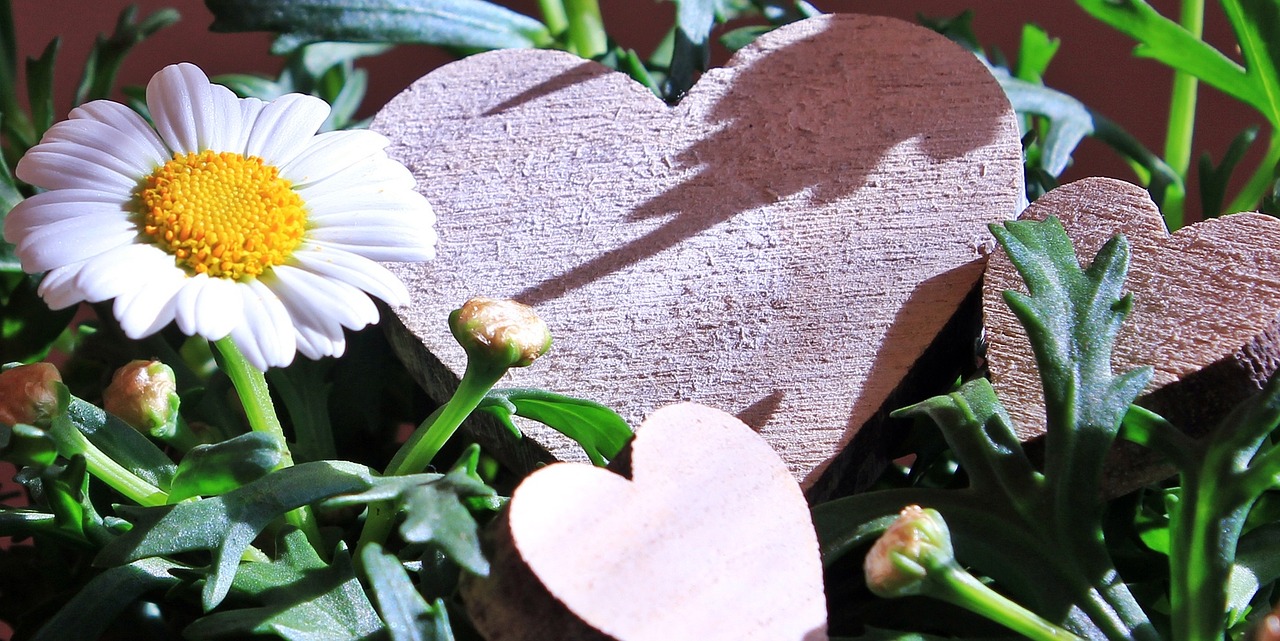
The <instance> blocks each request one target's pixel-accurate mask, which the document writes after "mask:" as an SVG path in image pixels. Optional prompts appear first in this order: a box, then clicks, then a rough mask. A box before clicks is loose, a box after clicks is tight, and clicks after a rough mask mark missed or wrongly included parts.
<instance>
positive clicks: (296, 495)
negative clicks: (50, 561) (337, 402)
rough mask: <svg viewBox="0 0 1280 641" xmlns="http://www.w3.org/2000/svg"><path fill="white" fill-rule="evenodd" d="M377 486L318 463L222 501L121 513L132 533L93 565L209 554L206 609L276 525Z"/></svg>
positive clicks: (357, 472) (361, 469) (356, 473)
mask: <svg viewBox="0 0 1280 641" xmlns="http://www.w3.org/2000/svg"><path fill="white" fill-rule="evenodd" d="M374 484H375V480H374V476H373V473H372V472H371V471H370V470H369V468H367V467H365V466H363V465H359V464H356V463H349V462H346V461H315V462H312V463H302V464H300V465H295V466H293V467H287V468H284V469H282V470H278V471H276V472H273V473H271V474H268V475H267V476H265V477H263V478H260V479H258V480H256V481H254V482H252V483H249V484H248V485H245V486H244V487H241V488H238V489H236V490H232V491H231V492H228V493H226V494H223V495H221V496H216V497H213V498H207V499H200V500H196V501H189V502H187V503H180V504H178V505H172V506H164V507H156V508H124V507H122V508H121V512H122V514H123V515H124V516H125V517H126V518H127V519H128V520H129V521H130V522H131V523H133V526H134V527H133V529H131V530H130V531H128V532H126V533H125V534H124V535H122V536H121V537H120V538H118V539H116V540H115V541H113V542H111V543H110V544H109V545H107V546H106V547H104V548H103V549H102V552H100V553H99V554H98V556H97V558H96V559H95V560H94V563H95V564H97V565H100V566H113V565H120V564H124V563H129V562H131V561H136V560H138V559H142V558H147V557H152V556H164V555H169V554H177V553H180V552H192V551H196V550H207V551H210V552H212V553H213V565H212V567H211V568H210V571H209V578H208V581H207V582H206V583H205V586H204V593H203V603H204V607H205V610H212V609H213V608H214V607H215V606H217V605H218V604H219V603H221V602H222V599H223V598H224V597H225V596H226V595H227V591H228V590H230V589H231V582H232V580H233V578H234V577H235V574H236V568H237V566H238V565H239V563H240V556H241V555H242V554H243V553H244V551H245V550H246V549H247V548H248V547H249V544H250V543H252V542H253V539H254V538H255V537H257V536H258V533H260V532H261V531H262V529H263V528H265V527H266V526H267V524H268V523H270V522H271V521H272V520H274V519H276V518H277V517H280V516H283V515H284V514H285V513H287V512H290V511H292V510H295V509H297V508H299V507H302V506H304V505H310V504H312V503H316V502H318V501H321V500H323V499H326V498H330V497H333V496H336V495H339V494H348V493H353V492H362V491H364V490H367V489H369V488H370V487H372V486H373V485H374Z"/></svg>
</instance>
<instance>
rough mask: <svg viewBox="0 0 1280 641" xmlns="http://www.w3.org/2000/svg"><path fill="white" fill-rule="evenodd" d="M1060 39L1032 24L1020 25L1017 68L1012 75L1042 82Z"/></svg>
mask: <svg viewBox="0 0 1280 641" xmlns="http://www.w3.org/2000/svg"><path fill="white" fill-rule="evenodd" d="M1061 44H1062V41H1061V40H1059V39H1057V38H1050V37H1049V33H1048V32H1047V31H1045V30H1044V29H1041V28H1040V27H1037V26H1036V25H1033V24H1026V25H1023V26H1022V44H1021V46H1020V47H1019V48H1018V68H1017V70H1016V71H1015V73H1014V75H1016V76H1017V77H1018V79H1019V80H1025V81H1027V82H1030V83H1033V84H1044V79H1043V76H1044V72H1045V69H1048V68H1049V63H1050V62H1051V61H1053V56H1054V55H1056V54H1057V53H1058V47H1059V46H1060V45H1061Z"/></svg>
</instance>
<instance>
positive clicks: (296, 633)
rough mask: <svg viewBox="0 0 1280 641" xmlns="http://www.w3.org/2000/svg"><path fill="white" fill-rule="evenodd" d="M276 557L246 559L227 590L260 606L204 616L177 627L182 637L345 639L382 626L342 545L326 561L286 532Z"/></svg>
mask: <svg viewBox="0 0 1280 641" xmlns="http://www.w3.org/2000/svg"><path fill="white" fill-rule="evenodd" d="M279 548H280V550H281V554H280V558H279V559H277V560H276V561H273V562H271V563H246V564H244V565H243V566H241V568H240V571H239V572H238V573H237V574H236V578H235V581H234V583H233V589H234V590H235V591H236V592H237V593H238V594H243V595H245V596H247V597H248V598H250V599H253V600H254V601H256V602H258V603H261V604H262V605H261V606H260V607H255V608H241V609H235V610H228V611H224V612H218V613H215V614H210V615H208V616H205V617H202V618H200V619H197V620H195V621H194V622H192V623H191V625H189V626H187V628H186V629H185V630H183V636H184V637H185V638H188V639H225V638H235V639H239V638H244V637H246V636H248V635H258V634H271V635H276V636H278V637H280V638H282V639H288V640H290V641H347V640H349V639H366V638H370V637H372V636H374V635H376V634H378V633H380V632H382V631H383V630H384V627H383V625H382V621H381V620H379V619H378V614H377V612H375V611H374V609H373V604H371V603H369V598H368V597H367V596H365V593H364V590H363V589H362V588H361V587H360V582H359V581H358V580H356V577H355V573H354V571H353V570H352V567H351V557H350V556H349V555H348V554H347V553H346V550H345V549H340V550H339V551H338V553H336V554H334V557H333V564H332V565H326V564H325V563H324V561H322V560H320V557H319V556H318V555H317V554H316V551H315V550H314V549H312V547H311V545H310V544H308V543H307V538H306V536H305V535H303V534H302V533H301V532H300V531H298V530H293V529H291V530H289V531H288V532H286V533H285V534H284V536H282V537H281V538H280V543H279Z"/></svg>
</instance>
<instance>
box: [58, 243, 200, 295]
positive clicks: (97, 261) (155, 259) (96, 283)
mask: <svg viewBox="0 0 1280 641" xmlns="http://www.w3.org/2000/svg"><path fill="white" fill-rule="evenodd" d="M165 268H168V269H176V267H174V265H173V257H172V256H169V255H168V254H166V253H164V252H163V251H161V250H159V249H157V248H155V247H152V246H150V245H136V244H135V245H125V246H123V247H117V248H115V249H111V250H108V251H105V252H102V253H101V254H98V255H97V256H94V257H93V258H90V259H89V260H87V261H85V262H84V264H83V267H82V268H81V269H80V270H79V273H77V274H76V279H75V286H76V288H77V289H79V290H80V291H81V292H83V293H84V299H85V300H87V301H89V302H90V303H97V302H101V301H104V300H110V299H112V298H116V297H117V296H123V295H124V294H126V293H128V292H131V291H133V290H134V289H136V288H137V287H140V286H145V283H146V282H147V281H148V279H150V278H151V277H152V276H153V275H154V274H156V273H157V271H159V270H163V269H165Z"/></svg>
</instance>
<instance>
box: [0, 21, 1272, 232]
mask: <svg viewBox="0 0 1280 641" xmlns="http://www.w3.org/2000/svg"><path fill="white" fill-rule="evenodd" d="M600 3H601V7H602V11H603V12H604V18H605V26H606V28H607V29H608V30H609V31H610V33H611V34H612V35H613V36H614V38H615V39H616V40H617V41H618V42H619V43H620V44H621V45H623V46H626V47H629V48H633V49H635V50H637V51H638V52H640V53H641V54H642V55H646V54H648V52H649V51H650V50H651V49H652V48H653V46H654V45H655V44H656V43H657V41H658V40H659V39H660V38H661V36H662V34H663V33H664V31H665V30H666V29H667V28H668V27H669V26H670V24H671V22H672V15H673V10H674V9H673V7H674V5H673V4H672V3H671V2H662V1H658V0H600ZM128 4H129V2H127V1H126V0H101V1H98V0H13V7H14V11H15V13H16V20H17V24H18V31H19V34H18V42H19V52H20V54H21V55H23V56H27V55H37V54H39V53H40V51H41V50H42V49H43V47H44V46H45V44H46V43H47V42H48V41H49V40H50V39H51V38H53V37H55V36H58V35H61V36H63V42H62V49H61V53H60V59H61V61H62V64H60V65H59V76H58V82H59V87H60V92H59V94H58V95H59V96H60V102H59V109H60V110H64V111H65V109H66V108H67V107H68V106H69V100H70V95H71V91H72V87H73V86H74V84H75V81H76V77H77V75H78V73H79V67H80V65H81V64H82V62H83V61H84V58H85V55H86V54H87V52H88V49H89V46H90V43H91V42H92V39H93V36H94V35H95V34H97V33H98V32H100V31H106V30H109V29H110V28H111V26H112V25H113V24H114V20H115V17H116V15H117V14H118V13H119V11H120V10H121V9H122V8H123V7H125V6H127V5H128ZM137 4H138V5H139V6H140V7H141V9H142V13H143V14H146V13H149V12H151V11H154V10H156V9H158V8H161V7H165V6H171V7H174V8H177V9H178V10H179V11H180V12H181V13H182V16H183V20H182V21H181V22H180V23H179V24H178V25H176V26H174V27H171V28H170V29H167V30H165V31H162V32H161V33H159V34H157V35H156V36H155V37H154V38H153V39H152V40H149V41H147V42H145V43H143V44H142V45H141V46H140V47H139V48H138V50H137V51H136V52H135V55H134V56H133V57H131V58H130V59H129V60H128V61H127V62H126V64H125V67H124V69H123V71H122V74H121V78H120V80H121V81H122V82H123V83H125V84H136V85H142V84H145V83H146V81H147V79H148V78H149V77H150V75H151V74H152V73H154V72H155V70H156V69H158V68H159V67H161V66H163V65H165V64H168V63H172V62H178V61H183V60H186V61H190V62H194V63H196V64H199V65H200V66H202V67H203V68H204V69H205V70H206V72H208V73H210V74H211V75H213V74H218V73H228V72H245V71H258V72H263V73H268V74H273V73H275V72H276V71H277V70H278V69H279V61H278V59H276V58H273V57H272V56H270V55H269V54H268V53H267V47H268V44H269V42H270V38H269V36H267V35H265V34H211V33H210V32H209V31H208V30H207V27H208V25H209V23H210V22H211V21H212V16H211V14H210V13H209V12H208V10H207V9H205V7H204V4H203V2H201V1H200V0H171V1H169V2H163V1H158V0H141V1H140V2H137ZM502 4H506V5H508V6H511V7H513V8H515V9H516V10H518V11H521V12H524V13H527V14H529V15H537V10H536V3H535V2H534V1H533V0H506V1H505V2H502ZM816 4H817V5H818V6H819V7H820V8H822V9H823V10H826V11H850V12H861V13H872V14H881V15H892V16H897V17H901V18H904V19H908V20H913V19H914V18H915V16H916V15H917V14H924V15H930V16H947V15H954V14H956V13H959V12H960V11H961V10H963V9H965V8H972V9H973V10H974V12H975V14H976V19H975V29H976V31H977V33H978V36H979V38H980V39H981V40H982V41H983V42H984V44H986V45H987V46H988V47H991V46H995V47H998V48H1000V49H1001V50H1003V51H1005V52H1007V53H1009V54H1010V55H1013V54H1014V53H1015V52H1016V50H1017V43H1018V39H1019V37H1020V34H1021V29H1022V25H1023V24H1024V23H1026V22H1034V23H1036V24H1039V25H1041V26H1042V27H1045V28H1046V29H1048V31H1049V33H1050V34H1051V35H1052V36H1055V37H1060V38H1062V40H1063V43H1062V48H1061V49H1060V50H1059V53H1058V56H1057V58H1056V59H1055V61H1054V63H1053V64H1052V65H1051V66H1050V68H1049V73H1048V74H1047V76H1046V81H1047V83H1048V84H1049V85H1050V86H1053V87H1055V88H1058V89H1061V90H1063V91H1066V92H1067V93H1070V94H1072V95H1075V96H1077V97H1079V98H1081V99H1082V100H1084V102H1085V103H1086V104H1088V105H1090V106H1092V107H1094V108H1095V109H1097V110H1098V111H1100V112H1101V113H1102V114H1104V115H1106V116H1108V117H1109V118H1111V119H1112V120H1115V121H1117V122H1119V123H1120V124H1121V125H1122V126H1124V127H1126V128H1127V129H1128V130H1129V131H1130V132H1132V133H1133V134H1134V135H1135V136H1137V137H1138V139H1139V140H1141V141H1143V142H1144V143H1145V144H1146V145H1147V146H1148V147H1150V148H1151V149H1153V150H1154V151H1156V152H1157V153H1158V152H1160V151H1161V150H1162V149H1163V146H1164V123H1165V119H1166V111H1167V109H1168V107H1167V100H1168V91H1169V79H1170V76H1171V73H1170V72H1169V71H1168V69H1166V68H1165V67H1163V66H1161V65H1159V64H1157V63H1154V62H1151V61H1147V60H1139V59H1135V58H1133V57H1132V56H1131V55H1130V51H1131V49H1132V43H1131V42H1130V41H1129V40H1128V39H1126V38H1125V37H1124V36H1121V35H1119V34H1117V33H1115V32H1113V31H1111V30H1110V29H1109V28H1107V27H1105V26H1104V25H1101V24H1099V23H1097V22H1095V21H1093V20H1092V19H1091V18H1090V17H1089V16H1087V15H1086V14H1085V13H1084V12H1083V11H1082V10H1081V9H1079V8H1078V7H1076V5H1075V3H1073V2H1068V1H1066V0H1023V1H1017V2H1015V1H1012V0H917V1H903V0H826V1H817V2H816ZM1151 4H1152V5H1154V6H1155V7H1156V8H1157V9H1159V10H1160V11H1161V12H1163V13H1164V14H1165V15H1170V16H1174V15H1176V11H1177V7H1178V5H1179V3H1178V2H1174V1H1172V0H1152V1H1151ZM1206 37H1207V38H1208V39H1209V40H1210V41H1211V42H1214V43H1215V44H1217V45H1218V46H1219V47H1220V48H1223V49H1224V50H1227V51H1234V47H1233V46H1230V45H1229V44H1228V43H1231V42H1233V40H1232V38H1231V33H1230V30H1229V28H1228V26H1227V24H1226V21H1225V19H1224V18H1223V17H1222V15H1221V10H1220V9H1218V8H1217V6H1216V4H1212V3H1211V5H1210V8H1209V16H1208V28H1207V36H1206ZM725 57H726V54H724V53H723V52H720V53H719V54H718V56H717V58H718V60H719V61H721V62H722V61H723V59H724V58H725ZM449 60H450V58H449V56H448V55H447V54H445V53H443V52H440V51H438V50H435V49H432V48H428V47H418V46H414V47H402V48H400V49H397V50H395V51H392V52H391V53H388V54H385V55H383V56H380V57H377V58H372V59H369V60H368V61H366V63H365V66H367V67H368V68H369V70H370V93H369V97H368V99H367V101H366V106H365V109H364V111H365V115H368V114H371V113H372V112H373V111H375V110H376V107H377V105H381V104H383V103H385V102H386V101H387V100H388V99H390V98H391V97H392V96H394V95H395V94H396V93H397V92H399V91H400V90H401V89H403V88H404V87H406V86H408V85H409V83H411V82H413V81H414V80H415V79H417V78H418V77H420V76H422V75H423V74H425V73H427V72H428V71H430V70H431V69H433V68H435V67H437V66H439V65H441V64H444V63H446V62H448V61H449ZM1201 113H1202V116H1201V121H1202V125H1201V130H1200V131H1199V132H1198V133H1197V139H1196V144H1195V149H1196V152H1197V155H1198V154H1199V153H1200V152H1201V151H1204V150H1210V151H1212V153H1213V155H1214V157H1215V158H1217V157H1220V156H1221V154H1222V152H1223V150H1224V149H1225V148H1226V145H1227V144H1228V142H1229V141H1230V140H1231V138H1232V137H1233V136H1234V135H1235V134H1236V133H1237V132H1239V131H1240V130H1241V129H1243V128H1244V127H1245V126H1248V125H1250V124H1262V123H1263V119H1262V118H1261V117H1260V116H1259V115H1257V114H1255V113H1254V112H1252V111H1251V110H1249V109H1248V108H1246V107H1242V106H1240V105H1238V104H1236V103H1234V102H1233V101H1232V100H1231V99H1229V98H1226V97H1225V96H1222V95H1221V94H1218V93H1217V92H1216V91H1213V90H1212V89H1204V90H1202V91H1201ZM1259 146H1261V143H1259ZM1258 152H1260V150H1255V156H1254V157H1256V156H1257V155H1260V153H1258ZM1086 175H1102V176H1111V177H1116V178H1123V179H1132V177H1133V176H1132V174H1131V173H1130V172H1129V170H1128V168H1127V167H1126V166H1125V165H1124V164H1123V163H1122V162H1120V161H1119V160H1117V159H1116V158H1115V157H1114V156H1113V155H1112V154H1111V152H1109V151H1108V150H1106V149H1105V148H1104V147H1103V146H1102V145H1101V144H1099V143H1095V142H1092V141H1086V142H1085V143H1084V145H1083V147H1082V149H1081V150H1080V152H1079V154H1078V155H1077V162H1076V165H1075V166H1074V167H1073V168H1072V169H1070V170H1069V172H1068V174H1067V178H1069V179H1070V178H1080V177H1084V176H1086ZM1192 188H1193V189H1194V185H1193V186H1192ZM1194 193H1195V192H1194V191H1193V192H1192V196H1191V197H1190V198H1188V202H1189V209H1190V211H1191V212H1195V211H1196V210H1197V209H1198V205H1197V204H1196V203H1197V202H1198V201H1197V199H1196V197H1195V195H1194Z"/></svg>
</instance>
